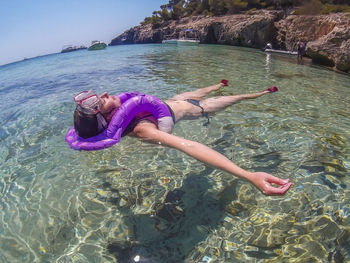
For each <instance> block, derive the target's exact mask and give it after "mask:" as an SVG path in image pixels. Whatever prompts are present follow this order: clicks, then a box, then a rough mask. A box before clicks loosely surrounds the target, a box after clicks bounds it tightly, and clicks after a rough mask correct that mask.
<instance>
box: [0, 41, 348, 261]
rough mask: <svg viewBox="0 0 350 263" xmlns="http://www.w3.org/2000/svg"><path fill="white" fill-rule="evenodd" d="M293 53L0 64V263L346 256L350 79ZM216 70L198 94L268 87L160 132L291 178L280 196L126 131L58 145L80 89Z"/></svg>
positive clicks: (189, 77) (93, 55)
mask: <svg viewBox="0 0 350 263" xmlns="http://www.w3.org/2000/svg"><path fill="white" fill-rule="evenodd" d="M295 60H296V59H295V58H290V57H283V56H278V55H277V56H276V55H269V56H268V57H267V55H266V54H264V53H263V52H261V51H259V50H252V49H244V48H237V47H230V46H216V45H200V46H198V47H194V46H182V47H178V46H175V45H174V46H173V45H169V46H162V45H130V46H115V47H108V48H107V49H106V50H103V51H95V52H89V51H86V50H83V51H77V52H73V53H66V54H54V55H49V56H44V57H39V58H35V59H30V60H26V61H22V62H18V63H14V64H10V65H5V66H2V67H0V95H1V96H0V97H1V99H2V103H1V104H0V123H1V125H0V144H1V147H0V198H1V199H0V202H1V206H0V209H1V217H0V233H1V235H0V252H1V253H0V262H115V261H116V260H118V262H130V261H131V262H133V259H134V257H135V256H136V255H140V257H141V262H325V261H327V260H329V259H331V260H339V259H341V258H343V260H345V261H347V260H350V246H349V244H350V227H349V223H350V200H349V199H350V195H349V188H350V177H349V176H350V172H349V170H350V147H349V146H350V119H349V116H350V107H349V104H350V77H349V75H343V74H339V73H335V72H332V71H328V70H325V69H322V68H319V67H316V66H310V65H309V64H308V63H307V62H306V61H305V64H297V63H296V61H295ZM222 78H226V79H228V80H229V81H230V83H231V85H230V86H229V87H225V88H224V89H222V90H220V91H217V92H214V93H213V95H229V94H239V93H250V92H255V91H260V90H262V89H265V88H267V87H270V86H271V85H277V86H278V87H279V88H280V91H279V92H277V93H274V94H271V95H268V96H264V97H261V98H259V99H256V100H250V101H244V102H241V103H240V104H237V105H234V106H232V107H230V108H227V109H226V110H225V111H222V112H219V113H217V114H216V115H215V116H213V118H212V119H211V124H210V125H209V126H207V127H203V123H204V122H205V119H198V120H194V121H182V122H179V123H178V124H176V126H175V130H174V134H175V135H178V136H182V137H186V138H188V139H191V140H196V141H199V142H202V143H204V144H206V145H208V146H210V147H213V148H214V149H216V150H218V151H220V152H221V153H223V154H225V155H226V156H228V157H229V158H230V159H232V160H233V161H234V162H235V163H237V164H238V165H240V166H242V167H244V168H246V169H250V170H256V171H257V170H259V171H266V172H269V173H273V174H275V175H277V176H280V177H283V178H290V179H291V180H292V181H293V183H294V186H293V188H292V189H291V190H290V191H289V192H288V193H287V194H286V195H285V196H272V197H271V196H269V197H267V196H264V195H263V194H261V193H260V192H259V191H258V190H257V189H255V188H254V187H253V186H252V185H250V184H248V183H246V182H244V181H242V180H239V179H237V178H235V177H233V176H231V175H229V174H227V173H223V172H221V171H218V170H214V169H212V168H210V167H207V166H205V165H203V164H201V163H199V162H197V161H196V160H193V159H191V158H190V157H188V156H186V155H184V154H182V153H180V152H177V151H176V150H173V149H167V148H163V147H162V146H156V145H149V144H146V143H142V142H140V141H139V140H137V139H135V138H124V139H123V140H122V142H121V143H119V144H118V145H117V146H115V147H112V148H110V149H106V150H103V151H98V152H77V151H73V150H70V149H69V147H68V146H67V145H66V143H65V141H64V135H65V133H66V132H67V130H68V128H69V127H70V126H71V125H72V112H73V110H74V103H73V101H72V96H73V94H75V93H77V92H79V91H81V90H88V89H90V88H92V89H94V90H95V91H96V92H102V91H109V92H110V93H111V94H117V93H120V92H124V91H131V90H132V91H139V92H144V93H149V94H152V95H155V96H158V97H160V98H162V99H165V98H168V97H170V96H172V95H174V94H177V93H179V92H184V91H191V90H194V89H196V88H200V87H204V86H208V85H212V84H215V83H218V82H219V81H220V80H221V79H222ZM176 193H177V194H178V195H175V194H176ZM171 195H173V197H172V198H169V197H170V196H171ZM174 195H175V197H174ZM338 262H340V261H338Z"/></svg>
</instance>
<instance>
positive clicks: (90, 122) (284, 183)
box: [74, 80, 292, 195]
mask: <svg viewBox="0 0 350 263" xmlns="http://www.w3.org/2000/svg"><path fill="white" fill-rule="evenodd" d="M223 86H227V81H226V80H222V81H221V83H219V84H216V85H213V86H210V87H206V88H201V89H198V90H195V91H192V92H185V93H182V94H179V95H175V96H174V97H172V98H170V99H168V100H165V101H164V103H165V104H166V105H167V106H168V108H169V110H170V112H171V113H172V117H173V122H172V121H171V122H170V123H169V124H168V125H169V127H167V128H166V129H167V130H168V131H169V133H168V132H164V131H161V130H159V129H158V127H157V121H156V120H155V118H154V117H153V116H152V115H150V114H149V113H140V114H138V115H136V117H135V118H134V119H133V120H132V121H131V122H130V124H129V125H128V127H127V128H126V130H125V131H124V133H123V136H125V135H129V136H136V137H139V138H140V139H142V140H145V141H148V142H153V143H158V144H161V145H164V146H168V147H172V148H175V149H177V150H180V151H182V152H184V153H186V154H187V155H189V156H191V157H193V158H195V159H197V160H199V161H201V162H203V163H205V164H207V165H209V166H212V167H215V168H217V169H220V170H222V171H225V172H228V173H230V174H233V175H236V176H238V177H241V178H243V179H246V180H248V181H250V182H251V183H253V184H254V185H255V186H256V187H257V188H259V189H260V190H261V191H262V192H263V193H265V194H267V195H272V194H276V195H282V194H284V193H286V192H287V191H288V189H289V188H290V187H291V186H292V183H291V182H290V181H289V179H281V178H278V177H275V176H273V175H271V174H268V173H264V172H249V171H246V170H244V169H242V168H240V167H239V166H237V165H235V164H234V163H232V162H231V161H230V160H229V159H228V158H226V157H225V156H224V155H222V154H221V153H219V152H217V151H215V150H213V149H211V148H209V147H207V146H205V145H203V144H201V143H198V142H194V141H190V140H187V139H184V138H180V137H178V136H175V135H172V134H170V132H171V131H172V128H173V125H174V123H175V122H178V121H179V120H182V119H194V118H198V117H201V116H205V117H207V116H208V114H211V113H214V112H216V111H219V110H222V109H224V108H226V107H227V106H230V105H232V104H235V103H238V102H240V101H242V100H245V99H255V98H258V97H260V96H263V95H266V94H269V93H272V92H276V91H278V89H277V88H276V87H271V88H269V89H266V90H264V91H261V92H258V93H253V94H242V95H233V96H220V97H212V98H206V99H203V100H202V98H203V97H204V96H205V95H207V94H208V93H210V92H211V91H215V90H218V89H220V88H221V87H223ZM95 96H96V95H95ZM96 97H97V96H96ZM120 106H121V101H120V99H119V98H118V97H116V96H110V95H109V94H108V93H107V92H104V93H102V94H101V95H100V96H98V106H97V108H98V110H96V111H95V112H93V114H91V113H87V112H84V110H83V109H82V108H81V107H79V104H78V106H77V108H76V110H75V112H74V127H75V130H76V132H77V133H78V135H79V136H81V137H84V138H88V137H92V136H95V135H97V134H98V133H100V132H101V131H103V129H105V128H106V124H107V123H108V122H109V121H110V120H111V119H112V117H113V115H114V114H115V113H116V111H117V110H118V109H119V107H120ZM97 108H96V109H97ZM89 116H90V117H91V116H93V118H90V117H89ZM208 120H209V119H208ZM163 130H164V129H163ZM273 184H274V185H275V186H274V185H273Z"/></svg>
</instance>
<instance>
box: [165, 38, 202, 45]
mask: <svg viewBox="0 0 350 263" xmlns="http://www.w3.org/2000/svg"><path fill="white" fill-rule="evenodd" d="M162 43H163V44H177V45H198V44H199V40H197V39H189V38H182V39H174V38H173V39H164V40H163V41H162Z"/></svg>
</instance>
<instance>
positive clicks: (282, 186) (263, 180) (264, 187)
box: [251, 172, 292, 195]
mask: <svg viewBox="0 0 350 263" xmlns="http://www.w3.org/2000/svg"><path fill="white" fill-rule="evenodd" d="M251 182H252V183H253V184H254V185H255V186H256V187H258V188H259V189H260V190H261V191H262V192H263V193H264V194H266V195H283V194H285V193H286V192H287V191H288V189H289V188H290V187H291V186H292V182H291V181H290V180H289V179H281V178H278V177H276V176H273V175H271V174H268V173H264V172H255V173H253V176H252V178H251ZM272 184H275V185H277V187H275V186H272Z"/></svg>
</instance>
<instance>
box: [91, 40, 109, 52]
mask: <svg viewBox="0 0 350 263" xmlns="http://www.w3.org/2000/svg"><path fill="white" fill-rule="evenodd" d="M106 47H107V44H106V43H103V42H101V41H98V40H94V41H92V42H91V45H90V46H89V48H88V50H102V49H105V48H106Z"/></svg>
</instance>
